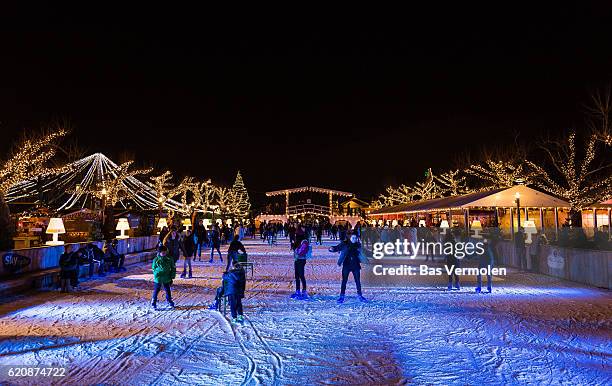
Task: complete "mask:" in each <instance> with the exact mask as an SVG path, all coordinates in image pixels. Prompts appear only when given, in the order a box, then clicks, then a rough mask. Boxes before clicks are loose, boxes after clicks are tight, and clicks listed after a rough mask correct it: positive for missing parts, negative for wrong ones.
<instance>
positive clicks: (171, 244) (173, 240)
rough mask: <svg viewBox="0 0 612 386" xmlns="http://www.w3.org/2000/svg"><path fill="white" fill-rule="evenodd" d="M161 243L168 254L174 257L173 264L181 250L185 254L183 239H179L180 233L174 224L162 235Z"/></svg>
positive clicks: (179, 255)
mask: <svg viewBox="0 0 612 386" xmlns="http://www.w3.org/2000/svg"><path fill="white" fill-rule="evenodd" d="M163 245H164V246H165V247H166V248H167V249H168V250H167V252H168V254H169V255H170V256H172V258H174V264H176V262H177V261H178V259H179V258H180V257H181V251H182V252H183V255H185V256H187V252H186V251H185V246H184V245H183V240H181V235H180V234H179V233H178V231H177V230H176V227H175V226H173V227H172V229H171V231H170V232H169V233H168V234H167V235H166V237H164V243H163Z"/></svg>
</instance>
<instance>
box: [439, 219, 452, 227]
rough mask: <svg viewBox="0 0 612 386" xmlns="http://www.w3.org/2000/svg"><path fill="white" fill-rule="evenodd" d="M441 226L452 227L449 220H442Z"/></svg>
mask: <svg viewBox="0 0 612 386" xmlns="http://www.w3.org/2000/svg"><path fill="white" fill-rule="evenodd" d="M440 228H450V227H449V226H448V221H447V220H442V222H440Z"/></svg>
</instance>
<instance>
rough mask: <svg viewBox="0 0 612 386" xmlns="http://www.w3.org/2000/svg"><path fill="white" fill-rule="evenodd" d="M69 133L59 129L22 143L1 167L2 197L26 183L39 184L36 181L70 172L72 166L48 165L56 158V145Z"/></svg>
mask: <svg viewBox="0 0 612 386" xmlns="http://www.w3.org/2000/svg"><path fill="white" fill-rule="evenodd" d="M66 134H67V131H66V130H64V129H59V130H57V131H55V132H52V133H50V134H46V135H43V136H41V137H40V138H33V139H25V140H24V141H23V142H22V143H20V144H19V145H18V146H17V147H16V150H15V152H14V154H12V155H11V157H10V158H9V159H8V160H7V161H6V162H4V163H3V164H1V165H0V196H2V197H4V196H6V195H7V194H8V193H9V190H10V189H11V188H13V187H15V186H18V185H21V186H20V187H21V188H23V184H24V183H30V184H32V185H35V184H37V182H36V181H33V180H35V179H39V178H42V177H47V176H50V175H53V174H57V173H62V172H66V171H68V170H70V166H69V165H67V166H62V167H48V166H47V163H48V162H49V161H50V160H51V159H52V158H53V157H55V155H56V153H57V151H56V148H55V145H56V143H57V142H58V141H59V140H60V139H61V138H63V137H65V136H66Z"/></svg>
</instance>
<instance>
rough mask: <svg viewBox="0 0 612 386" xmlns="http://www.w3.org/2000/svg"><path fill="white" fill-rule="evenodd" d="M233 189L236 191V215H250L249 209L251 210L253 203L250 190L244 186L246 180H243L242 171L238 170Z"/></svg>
mask: <svg viewBox="0 0 612 386" xmlns="http://www.w3.org/2000/svg"><path fill="white" fill-rule="evenodd" d="M232 190H233V191H234V197H235V200H236V203H235V207H236V213H235V214H236V216H238V217H240V218H245V217H248V215H249V211H250V210H251V203H250V201H249V192H248V191H247V190H246V188H245V187H244V181H243V180H242V175H241V174H240V171H238V174H236V180H235V181H234V185H233V186H232Z"/></svg>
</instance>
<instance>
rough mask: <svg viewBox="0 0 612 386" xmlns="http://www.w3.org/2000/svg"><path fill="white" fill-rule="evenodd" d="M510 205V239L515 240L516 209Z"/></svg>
mask: <svg viewBox="0 0 612 386" xmlns="http://www.w3.org/2000/svg"><path fill="white" fill-rule="evenodd" d="M512 209H513V208H512V207H510V239H511V240H514V211H513V210H512Z"/></svg>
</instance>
